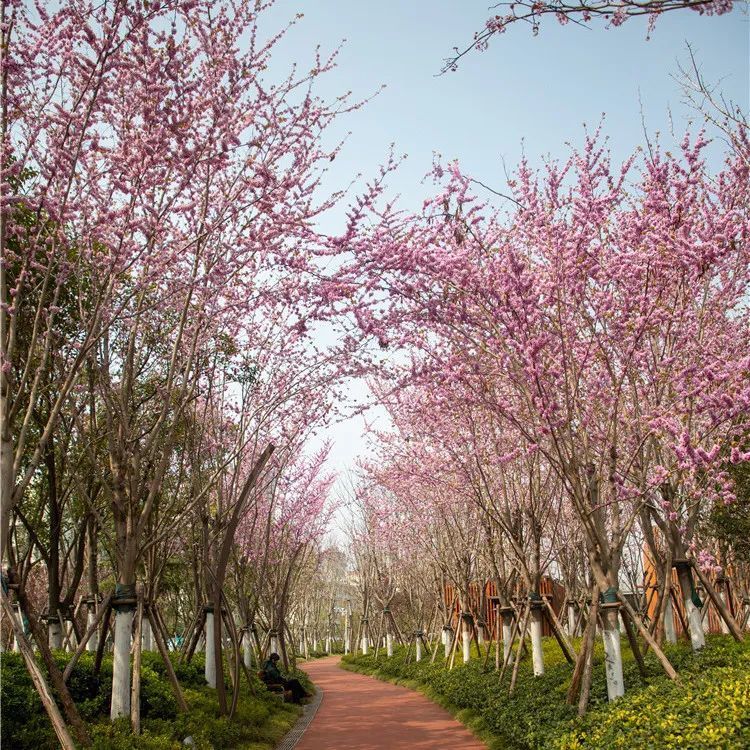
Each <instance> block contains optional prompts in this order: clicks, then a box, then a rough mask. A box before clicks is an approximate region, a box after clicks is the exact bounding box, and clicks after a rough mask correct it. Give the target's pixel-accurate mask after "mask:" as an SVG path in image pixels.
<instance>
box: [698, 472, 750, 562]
mask: <svg viewBox="0 0 750 750" xmlns="http://www.w3.org/2000/svg"><path fill="white" fill-rule="evenodd" d="M728 471H729V474H730V475H731V477H732V479H733V481H734V490H735V493H736V495H737V500H736V501H735V502H733V503H731V504H730V505H724V504H723V503H717V504H716V505H714V507H713V509H712V511H711V515H710V517H709V520H708V534H709V535H711V536H712V537H714V538H715V539H717V540H718V542H719V545H720V546H721V547H723V548H725V549H728V550H731V551H732V556H733V557H734V559H735V560H737V561H739V562H746V563H747V562H750V463H748V462H743V463H740V464H730V466H729V467H728Z"/></svg>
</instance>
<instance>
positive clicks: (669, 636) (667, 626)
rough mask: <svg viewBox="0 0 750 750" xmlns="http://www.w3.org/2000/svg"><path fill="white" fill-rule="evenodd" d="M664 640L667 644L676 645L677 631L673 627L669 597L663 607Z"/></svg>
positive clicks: (672, 609) (670, 599)
mask: <svg viewBox="0 0 750 750" xmlns="http://www.w3.org/2000/svg"><path fill="white" fill-rule="evenodd" d="M664 638H666V641H667V643H677V631H676V629H675V626H674V607H673V606H672V597H671V595H670V596H669V597H668V598H667V601H666V604H665V605H664Z"/></svg>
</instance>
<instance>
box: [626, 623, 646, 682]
mask: <svg viewBox="0 0 750 750" xmlns="http://www.w3.org/2000/svg"><path fill="white" fill-rule="evenodd" d="M622 621H623V624H624V625H625V634H626V635H627V636H628V643H629V644H630V650H631V651H632V652H633V656H634V657H635V661H636V663H637V664H638V671H639V672H640V675H641V679H642V680H643V682H644V683H645V682H646V678H647V677H648V674H647V672H646V662H645V661H644V660H643V654H642V653H641V649H640V648H639V647H638V639H637V638H636V637H635V631H634V629H633V621H632V620H631V619H630V613H629V612H628V610H627V609H626V610H624V612H623V618H622Z"/></svg>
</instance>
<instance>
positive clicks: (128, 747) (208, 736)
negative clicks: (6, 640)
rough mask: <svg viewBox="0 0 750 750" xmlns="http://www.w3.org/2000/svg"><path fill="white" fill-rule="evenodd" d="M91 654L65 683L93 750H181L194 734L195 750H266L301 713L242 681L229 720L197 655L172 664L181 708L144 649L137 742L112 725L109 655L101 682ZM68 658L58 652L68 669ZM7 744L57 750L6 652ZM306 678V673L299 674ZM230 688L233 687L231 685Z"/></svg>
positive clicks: (15, 658)
mask: <svg viewBox="0 0 750 750" xmlns="http://www.w3.org/2000/svg"><path fill="white" fill-rule="evenodd" d="M92 656H93V655H92V654H88V653H86V654H83V655H82V657H81V659H80V661H79V662H78V664H77V665H76V667H75V669H74V670H73V673H72V675H71V677H70V681H69V683H68V685H69V687H70V691H71V694H72V697H73V700H74V701H75V702H76V705H77V706H78V709H79V711H80V712H81V715H82V717H83V718H84V720H85V721H86V722H87V724H88V727H89V731H90V734H91V737H92V740H93V742H94V748H96V750H177V748H182V747H183V745H182V741H183V740H184V739H185V738H186V737H188V736H190V737H192V738H193V741H194V743H195V744H194V747H195V748H196V750H212V749H214V748H221V749H222V750H225V749H228V748H237V749H238V750H269V748H272V747H274V745H275V744H276V743H277V742H278V740H279V739H280V738H281V737H283V735H284V734H285V733H286V732H287V731H288V730H289V728H290V727H291V726H292V725H293V724H294V722H295V721H296V719H297V716H298V715H299V709H298V708H297V707H296V706H291V705H289V704H283V703H281V702H280V701H279V700H278V698H276V697H274V696H273V695H271V694H270V693H269V692H268V691H267V690H266V689H265V686H263V685H262V684H261V683H260V681H258V680H255V676H254V675H253V679H254V684H253V687H254V692H255V694H254V695H253V693H251V691H250V690H249V688H248V686H247V682H244V683H243V686H242V689H241V691H240V700H239V704H238V707H237V713H236V715H235V716H234V718H233V719H232V720H231V721H230V720H229V719H227V718H226V717H219V716H218V715H217V714H218V711H217V709H218V705H217V702H216V697H215V691H213V690H212V689H210V688H209V687H208V686H207V685H206V684H205V680H204V678H203V667H204V664H203V657H202V655H201V654H196V655H195V657H194V658H193V660H192V662H191V663H190V664H178V662H177V659H176V655H170V656H174V657H175V658H173V664H174V666H175V671H176V673H177V678H178V679H179V681H180V684H181V685H182V688H183V690H184V693H185V699H186V700H187V703H188V706H189V708H190V710H189V712H188V713H187V714H180V713H179V712H178V710H177V702H176V701H175V698H174V694H173V693H172V689H171V687H170V685H169V682H168V681H167V677H166V670H165V667H164V663H163V662H162V661H161V657H160V656H159V655H158V654H155V653H150V652H144V653H143V655H142V659H143V664H142V672H141V680H142V683H141V717H142V720H141V724H142V729H143V733H142V735H140V736H138V737H134V736H133V735H132V734H131V733H130V727H129V723H128V722H127V721H126V720H124V719H123V720H121V721H117V722H114V723H111V722H110V721H109V718H108V716H109V704H110V699H111V691H112V657H111V655H109V656H105V658H104V660H103V662H102V668H101V671H100V674H99V676H98V677H96V676H95V675H94V670H93V667H94V660H93V658H92ZM69 658H70V654H66V653H63V652H57V653H55V660H56V662H57V664H58V666H59V667H60V669H61V670H62V669H64V668H65V665H66V664H67V662H68V659H69ZM1 659H2V661H1V662H0V667H1V668H2V695H1V696H0V698H1V700H2V717H1V718H2V721H1V722H0V724H1V737H0V739H1V741H2V747H4V748H5V747H8V748H13V750H57V747H58V743H57V740H56V737H55V734H54V732H53V730H52V727H51V725H50V722H49V719H48V718H47V714H46V713H45V711H44V709H43V707H42V704H41V701H40V700H39V696H38V695H37V693H36V690H35V689H34V686H33V683H32V682H31V678H30V677H29V675H28V672H27V671H26V667H25V665H24V663H23V660H22V658H21V656H20V655H19V654H15V653H7V652H6V653H3V654H2V657H1ZM297 676H299V677H302V675H301V674H299V675H297ZM227 687H229V686H228V685H227Z"/></svg>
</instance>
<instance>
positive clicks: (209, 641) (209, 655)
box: [203, 612, 216, 688]
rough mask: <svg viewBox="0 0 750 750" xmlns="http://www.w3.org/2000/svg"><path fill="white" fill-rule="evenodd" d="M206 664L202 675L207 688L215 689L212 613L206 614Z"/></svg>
mask: <svg viewBox="0 0 750 750" xmlns="http://www.w3.org/2000/svg"><path fill="white" fill-rule="evenodd" d="M205 633H206V664H205V667H204V669H203V675H204V677H205V678H206V682H207V683H208V685H209V687H212V688H215V687H216V649H215V648H214V613H213V612H206V626H205Z"/></svg>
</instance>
